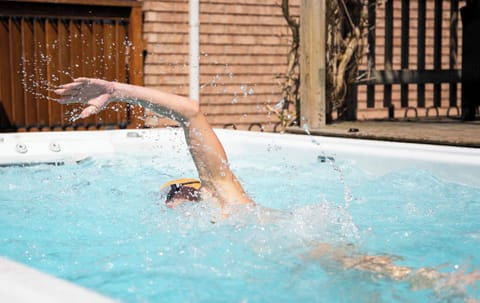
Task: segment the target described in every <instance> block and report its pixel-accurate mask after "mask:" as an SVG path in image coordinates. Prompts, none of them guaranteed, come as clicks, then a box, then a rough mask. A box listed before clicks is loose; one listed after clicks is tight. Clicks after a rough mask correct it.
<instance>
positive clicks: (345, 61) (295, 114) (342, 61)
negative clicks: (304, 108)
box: [268, 0, 368, 129]
mask: <svg viewBox="0 0 480 303" xmlns="http://www.w3.org/2000/svg"><path fill="white" fill-rule="evenodd" d="M367 3H368V1H367V0H329V1H326V11H327V16H326V27H327V41H326V56H327V58H326V62H327V66H326V69H327V70H326V87H327V89H326V90H327V92H326V97H327V98H326V99H327V102H328V104H327V108H328V112H329V113H332V112H334V111H336V112H337V113H338V118H339V119H349V118H351V111H349V108H348V105H347V101H348V100H349V98H352V97H353V96H354V92H355V90H354V88H355V82H356V81H357V78H358V66H359V64H360V61H361V59H362V56H363V45H362V41H363V39H362V35H363V33H364V30H365V28H366V27H367V18H366V14H365V11H366V6H367ZM281 7H282V15H283V17H284V19H285V20H286V22H287V25H288V27H289V29H290V31H291V35H292V39H291V47H290V51H289V53H288V61H287V62H288V64H287V70H286V72H285V74H284V75H282V76H281V79H282V80H283V81H282V82H281V84H280V85H281V88H282V100H281V103H280V104H279V105H281V106H277V107H275V108H272V107H270V106H269V107H268V110H269V111H271V112H274V113H275V114H276V115H277V116H278V117H279V119H280V125H281V128H282V129H285V128H286V127H288V126H291V125H293V124H299V123H298V122H299V121H298V120H299V116H300V115H299V114H300V95H299V85H300V78H299V75H300V73H299V69H300V67H299V57H300V53H299V45H300V34H299V33H300V30H299V29H300V22H299V17H298V16H292V15H291V13H290V9H289V8H290V3H289V0H282V3H281ZM352 110H353V111H354V109H352Z"/></svg>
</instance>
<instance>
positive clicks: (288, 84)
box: [267, 0, 300, 131]
mask: <svg viewBox="0 0 480 303" xmlns="http://www.w3.org/2000/svg"><path fill="white" fill-rule="evenodd" d="M282 15H283V17H284V18H285V20H286V21H287V25H288V28H289V29H290V31H291V34H292V36H291V37H292V41H291V47H290V51H289V52H288V57H287V71H286V72H285V74H283V75H281V76H279V77H278V78H281V79H282V80H283V81H282V82H281V83H280V86H281V88H282V99H281V100H280V102H279V103H278V104H277V105H276V106H275V107H272V106H269V105H267V109H268V111H269V112H273V113H274V114H275V115H276V116H277V117H278V118H279V120H280V127H281V131H284V130H285V128H287V127H289V126H292V125H294V124H298V123H297V117H298V115H297V113H299V107H300V100H299V86H300V78H299V75H300V73H299V64H298V62H299V46H300V22H299V20H298V17H294V16H292V15H291V14H290V3H289V0H282Z"/></svg>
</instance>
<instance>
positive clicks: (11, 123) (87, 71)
mask: <svg viewBox="0 0 480 303" xmlns="http://www.w3.org/2000/svg"><path fill="white" fill-rule="evenodd" d="M45 2H49V1H42V2H41V3H40V1H14V2H11V1H9V2H0V41H1V46H0V131H19V130H20V131H31V130H62V129H99V128H125V127H136V126H141V125H142V122H141V121H140V120H139V119H138V118H137V117H138V115H139V111H140V109H138V108H135V107H130V106H127V105H124V104H119V103H118V104H117V103H115V104H111V105H109V108H108V109H107V110H106V111H104V112H102V113H101V114H99V115H97V116H95V117H91V118H88V119H84V120H75V117H76V116H77V115H78V114H79V111H80V110H81V108H80V107H79V106H78V105H60V104H58V103H56V102H54V101H53V99H55V98H56V96H55V94H54V93H53V91H52V88H54V87H55V86H57V85H59V84H61V83H66V82H69V81H71V80H72V79H73V78H75V77H79V76H86V77H100V78H104V79H107V80H117V81H122V82H130V83H134V84H139V85H141V84H142V83H143V75H142V53H141V52H142V48H141V8H140V7H139V6H138V3H137V2H134V1H126V0H120V1H113V0H108V1H105V0H102V1H98V2H96V4H92V2H91V1H72V0H70V1H68V0H67V1H51V2H52V3H45ZM58 2H62V3H60V4H59V3H58Z"/></svg>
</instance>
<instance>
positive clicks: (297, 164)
mask: <svg viewBox="0 0 480 303" xmlns="http://www.w3.org/2000/svg"><path fill="white" fill-rule="evenodd" d="M217 132H218V134H219V137H220V139H221V141H222V142H223V143H224V144H225V148H226V150H227V153H228V155H229V158H230V162H231V165H232V169H233V170H234V171H235V172H236V174H237V175H238V176H239V178H240V179H241V180H242V183H243V184H244V186H245V188H246V190H247V191H248V192H249V193H250V194H251V195H252V197H254V199H255V201H256V202H257V203H259V204H261V205H264V206H265V207H271V208H273V209H275V210H278V212H277V211H275V212H274V211H272V214H270V217H269V218H270V219H268V220H258V217H262V218H261V219H263V215H262V214H258V213H255V216H247V217H242V218H241V219H239V218H236V219H229V220H225V221H223V222H217V223H216V224H212V223H211V222H210V220H209V219H210V218H211V215H212V212H211V211H210V210H208V209H205V208H204V207H202V205H189V206H186V207H184V208H181V209H179V210H175V211H171V210H167V209H166V208H165V207H164V205H163V204H162V203H161V198H160V193H159V186H160V185H161V184H162V183H163V182H164V181H167V180H169V179H172V178H177V177H189V176H195V170H194V166H193V162H191V161H190V158H189V157H188V152H187V150H186V147H185V144H184V142H183V136H182V131H181V130H180V129H165V130H141V131H139V130H138V131H134V130H131V131H130V130H126V131H107V132H75V133H48V134H44V133H40V134H5V135H0V165H2V167H1V168H0V176H1V180H2V182H1V184H0V207H1V209H2V211H0V241H1V242H2V243H1V245H0V255H3V256H6V257H8V258H10V259H13V260H15V261H18V262H21V263H24V264H26V265H28V266H31V267H33V268H36V269H39V270H41V271H44V272H47V273H49V274H52V275H54V276H56V277H60V278H62V279H66V280H68V281H71V282H73V283H75V284H78V285H82V286H84V287H87V288H89V289H92V290H94V291H96V292H99V293H101V294H104V295H106V296H109V297H112V298H114V299H118V300H121V301H125V302H272V301H278V302H372V301H378V302H392V301H393V302H412V301H415V302H436V301H438V302H443V301H446V300H450V301H451V302H464V301H465V300H466V299H467V298H476V299H477V300H478V299H479V296H480V292H479V289H478V287H479V285H478V283H477V284H476V285H470V286H465V287H464V289H457V288H455V289H452V288H446V289H444V288H438V287H437V289H425V290H419V291H414V290H412V289H410V286H409V284H408V283H407V282H402V281H393V280H390V279H387V278H382V277H379V276H378V275H374V274H367V273H365V272H361V271H357V270H348V269H343V268H339V267H338V266H333V265H332V264H328V262H327V263H325V262H322V261H319V260H314V259H312V258H309V257H308V255H309V253H310V251H311V250H312V249H313V248H315V246H316V245H317V244H320V243H325V242H326V243H331V244H338V245H353V246H354V247H355V250H356V251H358V252H359V253H362V254H369V255H372V254H388V255H395V256H400V257H402V258H403V260H399V261H398V262H397V263H398V264H401V265H406V266H410V267H412V268H416V269H418V268H421V267H435V268H436V269H437V270H438V271H441V272H448V273H456V272H461V271H462V270H464V271H467V272H468V271H471V270H472V269H476V268H480V257H479V256H478V253H476V251H477V250H478V247H479V244H480V224H479V223H478V208H479V206H480V201H479V200H480V199H479V198H478V197H479V196H480V195H479V194H480V173H479V168H480V152H479V151H478V150H476V149H467V148H454V147H440V146H430V145H415V144H406V143H386V142H375V141H355V140H348V139H336V138H320V137H315V138H312V137H309V136H298V135H276V134H262V133H246V132H239V131H226V130H218V131H217ZM27 163H28V165H26V164H27ZM32 163H36V164H37V165H31V164H32ZM12 164H13V165H12ZM272 217H273V219H271V218H272ZM460 288H461V287H460Z"/></svg>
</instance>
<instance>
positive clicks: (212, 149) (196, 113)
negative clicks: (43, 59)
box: [55, 78, 254, 214]
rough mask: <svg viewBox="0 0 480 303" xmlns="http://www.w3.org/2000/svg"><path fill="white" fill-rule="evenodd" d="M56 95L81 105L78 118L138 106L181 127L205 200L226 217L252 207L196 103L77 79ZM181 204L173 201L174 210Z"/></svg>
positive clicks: (136, 88)
mask: <svg viewBox="0 0 480 303" xmlns="http://www.w3.org/2000/svg"><path fill="white" fill-rule="evenodd" d="M55 93H56V94H57V95H59V96H60V98H59V99H58V100H57V102H59V103H61V104H70V103H80V104H85V105H86V107H85V108H84V109H83V111H82V112H81V113H80V115H79V118H86V117H89V116H91V115H94V114H97V113H98V112H100V111H101V110H102V109H104V108H105V107H106V106H107V105H108V104H109V103H110V102H113V101H119V102H126V103H130V104H135V105H140V106H142V107H144V108H147V109H150V110H152V111H154V112H156V113H158V114H160V115H162V116H165V117H167V118H171V119H174V120H175V121H178V122H179V123H180V126H181V127H182V128H183V131H184V133H185V138H186V141H187V145H188V147H189V150H190V153H191V155H192V158H193V160H194V163H195V166H196V168H197V171H198V175H199V178H200V181H201V188H200V194H201V196H202V197H203V199H204V200H208V201H209V203H213V204H215V206H218V207H220V208H221V209H222V210H223V211H224V213H225V214H228V213H229V212H230V207H231V206H233V205H238V204H252V205H253V204H254V202H253V201H252V200H251V199H250V197H249V196H248V195H247V193H246V192H245V190H244V189H243V187H242V185H241V184H240V182H239V181H238V179H237V177H236V176H235V174H234V173H233V172H232V171H231V169H230V166H229V163H228V159H227V155H226V154H225V150H224V148H223V146H222V144H221V143H220V141H219V139H218V137H217V135H216V134H215V132H214V131H213V129H212V127H211V126H210V124H209V123H208V121H207V119H206V118H205V116H204V115H203V113H202V112H201V110H200V107H199V104H198V102H197V101H195V100H192V99H190V98H186V97H182V96H178V95H174V94H169V93H165V92H162V91H159V90H155V89H150V88H146V87H141V86H135V85H130V84H125V83H119V82H110V81H105V80H101V79H92V78H77V79H75V80H74V81H73V82H71V83H68V84H64V85H61V86H59V87H58V88H57V89H56V90H55ZM182 202H183V201H180V200H179V201H173V202H172V203H170V204H169V205H170V207H175V206H176V205H177V204H179V203H182Z"/></svg>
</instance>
